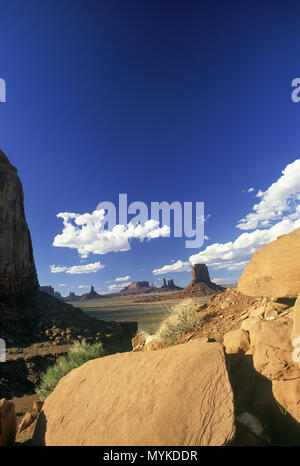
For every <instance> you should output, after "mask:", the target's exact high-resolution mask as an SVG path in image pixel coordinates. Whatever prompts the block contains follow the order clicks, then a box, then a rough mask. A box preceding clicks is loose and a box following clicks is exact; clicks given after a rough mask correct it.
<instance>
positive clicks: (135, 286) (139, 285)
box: [122, 281, 149, 291]
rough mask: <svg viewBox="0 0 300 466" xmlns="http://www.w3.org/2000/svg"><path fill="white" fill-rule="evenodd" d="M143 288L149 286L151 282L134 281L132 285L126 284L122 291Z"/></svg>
mask: <svg viewBox="0 0 300 466" xmlns="http://www.w3.org/2000/svg"><path fill="white" fill-rule="evenodd" d="M143 288H149V282H147V281H142V282H133V283H130V285H128V286H126V287H125V288H124V289H123V290H122V291H136V290H141V289H143Z"/></svg>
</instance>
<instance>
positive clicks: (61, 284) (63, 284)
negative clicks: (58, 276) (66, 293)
mask: <svg viewBox="0 0 300 466" xmlns="http://www.w3.org/2000/svg"><path fill="white" fill-rule="evenodd" d="M57 286H67V284H66V283H60V284H59V285H57Z"/></svg>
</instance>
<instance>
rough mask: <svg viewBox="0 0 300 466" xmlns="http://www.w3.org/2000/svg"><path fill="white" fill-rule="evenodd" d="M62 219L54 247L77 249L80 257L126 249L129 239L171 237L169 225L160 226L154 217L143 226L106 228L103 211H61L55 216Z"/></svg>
mask: <svg viewBox="0 0 300 466" xmlns="http://www.w3.org/2000/svg"><path fill="white" fill-rule="evenodd" d="M57 217H58V218H61V219H62V220H63V231H62V233H61V234H59V235H57V236H56V237H55V238H54V241H53V246H56V247H64V248H72V249H77V251H78V253H79V255H80V256H81V257H83V258H86V257H88V255H89V254H91V253H93V254H106V253H108V252H112V251H115V252H117V251H128V250H129V249H130V240H133V239H138V240H140V241H143V240H145V239H148V240H150V239H153V238H159V237H165V236H170V227H168V226H166V225H165V226H163V227H161V228H160V227H159V222H158V221H156V220H152V219H150V220H147V221H146V222H145V224H144V225H140V224H137V225H134V224H133V223H129V224H128V225H116V226H114V227H113V228H112V229H111V230H107V229H105V228H104V227H105V224H106V217H105V211H104V210H103V209H101V210H94V211H93V212H92V213H91V214H89V213H86V214H82V215H80V214H75V213H71V212H61V213H59V214H58V215H57Z"/></svg>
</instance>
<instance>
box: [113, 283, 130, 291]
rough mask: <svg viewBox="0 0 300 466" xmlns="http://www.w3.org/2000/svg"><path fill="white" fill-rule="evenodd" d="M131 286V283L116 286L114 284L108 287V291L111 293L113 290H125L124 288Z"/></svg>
mask: <svg viewBox="0 0 300 466" xmlns="http://www.w3.org/2000/svg"><path fill="white" fill-rule="evenodd" d="M129 285H131V282H126V283H122V284H118V285H117V284H116V283H114V284H113V285H110V286H109V287H108V289H109V290H111V291H114V290H121V289H122V288H126V286H129Z"/></svg>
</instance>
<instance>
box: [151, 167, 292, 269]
mask: <svg viewBox="0 0 300 466" xmlns="http://www.w3.org/2000/svg"><path fill="white" fill-rule="evenodd" d="M256 197H258V198H260V202H259V203H258V204H256V205H254V207H253V209H252V210H253V212H251V213H250V214H248V215H246V216H245V217H244V218H243V219H241V220H240V221H239V222H238V224H237V228H239V229H241V230H253V231H251V232H246V231H245V232H243V233H241V234H240V235H239V236H238V237H237V238H236V239H235V240H234V241H228V242H227V243H214V244H211V245H209V246H207V247H206V248H205V249H204V250H203V251H200V252H198V253H196V254H193V255H192V256H190V257H189V262H190V263H191V264H198V263H205V264H207V265H208V266H210V267H212V268H213V269H217V270H218V269H226V270H229V271H235V270H241V269H243V268H244V267H245V266H246V264H247V263H248V262H249V260H250V259H251V257H252V256H253V254H254V252H255V251H256V250H257V249H259V248H261V247H262V246H265V245H266V244H268V243H270V242H271V241H274V240H276V238H277V237H278V236H280V235H284V234H286V233H290V232H291V231H293V230H294V229H296V228H299V227H300V160H299V159H297V160H295V161H294V162H293V163H290V164H288V165H287V166H286V167H285V169H284V170H283V171H282V176H281V177H280V178H279V179H278V180H277V181H276V182H275V183H273V184H272V185H271V186H270V187H269V188H268V189H267V190H266V191H259V192H258V193H257V195H256ZM189 262H182V261H178V262H177V263H176V264H179V265H178V268H179V270H180V268H181V267H180V264H185V266H186V268H187V269H188V264H189ZM174 265H175V264H174ZM172 267H173V266H172V265H171V266H169V265H166V266H164V267H162V268H160V269H155V270H154V271H153V273H155V274H158V273H161V274H163V273H167V272H168V271H170V272H173V271H175V270H173V269H172Z"/></svg>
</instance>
